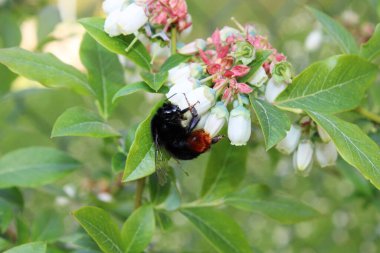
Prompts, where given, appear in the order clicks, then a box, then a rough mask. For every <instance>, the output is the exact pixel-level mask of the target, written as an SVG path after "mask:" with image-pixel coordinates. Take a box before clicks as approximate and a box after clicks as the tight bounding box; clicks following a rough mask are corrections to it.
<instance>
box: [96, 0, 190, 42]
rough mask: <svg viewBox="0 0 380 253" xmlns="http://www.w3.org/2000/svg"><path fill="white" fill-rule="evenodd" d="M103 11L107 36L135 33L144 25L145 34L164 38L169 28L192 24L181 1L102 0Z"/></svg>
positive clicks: (180, 28) (184, 26)
mask: <svg viewBox="0 0 380 253" xmlns="http://www.w3.org/2000/svg"><path fill="white" fill-rule="evenodd" d="M103 10H104V12H105V13H106V15H107V18H106V21H105V24H104V30H105V31H106V32H107V33H108V34H109V35H110V36H111V37H114V36H118V35H121V34H123V35H129V34H137V33H138V32H139V30H140V29H141V28H143V27H145V29H144V32H145V33H146V34H147V35H148V36H149V37H152V38H154V37H161V38H162V39H163V40H168V37H169V35H168V33H169V32H170V30H171V29H176V30H177V31H178V32H182V31H184V30H185V29H187V28H189V27H190V26H191V25H192V23H191V16H190V15H189V14H188V11H187V4H186V1H185V0H135V1H132V0H105V1H104V2H103ZM152 29H153V30H154V31H155V32H157V34H152Z"/></svg>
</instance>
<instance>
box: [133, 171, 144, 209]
mask: <svg viewBox="0 0 380 253" xmlns="http://www.w3.org/2000/svg"><path fill="white" fill-rule="evenodd" d="M144 186H145V177H143V178H140V179H138V180H137V181H136V195H135V210H136V209H137V208H139V207H140V206H141V202H142V195H143V192H144Z"/></svg>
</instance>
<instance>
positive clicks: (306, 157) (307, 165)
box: [293, 140, 314, 175]
mask: <svg viewBox="0 0 380 253" xmlns="http://www.w3.org/2000/svg"><path fill="white" fill-rule="evenodd" d="M313 153H314V150H313V143H312V142H311V141H310V140H303V141H301V143H300V144H299V145H298V149H297V151H296V152H294V155H293V165H294V168H295V169H296V171H298V172H300V173H302V174H303V175H307V174H308V173H309V171H310V169H311V166H312V163H313Z"/></svg>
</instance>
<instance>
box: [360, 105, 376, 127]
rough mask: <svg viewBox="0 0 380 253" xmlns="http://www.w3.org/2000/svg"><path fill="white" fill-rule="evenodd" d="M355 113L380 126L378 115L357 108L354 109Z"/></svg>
mask: <svg viewBox="0 0 380 253" xmlns="http://www.w3.org/2000/svg"><path fill="white" fill-rule="evenodd" d="M356 111H357V112H358V113H360V114H361V115H363V116H364V117H366V118H367V119H369V120H371V121H373V122H375V123H377V124H380V115H377V114H375V113H373V112H370V111H368V110H367V109H365V108H363V107H359V108H358V109H356Z"/></svg>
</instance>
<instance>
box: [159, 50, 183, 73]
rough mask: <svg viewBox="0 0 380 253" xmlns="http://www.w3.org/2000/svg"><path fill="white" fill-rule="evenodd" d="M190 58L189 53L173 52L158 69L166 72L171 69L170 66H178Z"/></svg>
mask: <svg viewBox="0 0 380 253" xmlns="http://www.w3.org/2000/svg"><path fill="white" fill-rule="evenodd" d="M189 59H190V56H189V55H183V54H173V55H172V56H170V57H169V58H168V59H167V60H166V61H165V62H164V64H163V65H162V67H161V69H160V71H161V72H167V71H169V70H171V69H172V68H174V67H176V66H178V65H179V64H181V63H182V62H185V61H187V60H189Z"/></svg>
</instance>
